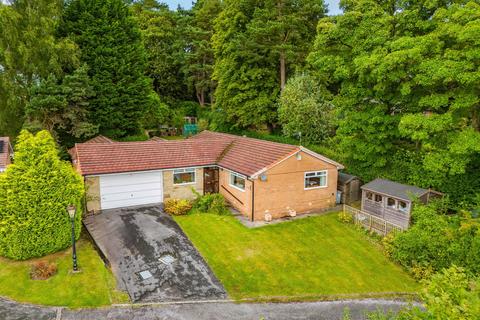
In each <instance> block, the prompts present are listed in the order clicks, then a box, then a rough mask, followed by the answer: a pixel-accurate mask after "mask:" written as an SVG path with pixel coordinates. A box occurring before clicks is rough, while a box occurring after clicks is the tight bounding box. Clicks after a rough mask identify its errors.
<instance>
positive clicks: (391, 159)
mask: <svg viewBox="0 0 480 320" xmlns="http://www.w3.org/2000/svg"><path fill="white" fill-rule="evenodd" d="M342 3H343V5H344V8H345V13H344V15H342V16H337V17H329V18H324V19H322V20H321V21H320V22H319V25H318V35H317V39H316V41H315V46H314V50H313V52H312V53H311V54H310V56H309V61H310V63H311V65H312V66H313V69H314V70H315V71H316V72H317V75H318V76H319V78H320V79H322V80H323V82H324V83H325V84H326V86H327V88H328V89H329V90H330V92H331V93H332V94H333V95H334V99H333V102H334V104H335V105H336V106H338V107H339V109H340V121H339V129H338V131H337V133H338V137H339V141H340V148H341V150H342V152H343V153H344V154H345V155H346V159H344V162H345V163H346V164H347V165H348V166H349V167H350V168H351V169H352V170H353V171H356V173H357V174H360V175H362V176H363V178H365V179H367V180H368V179H370V178H373V177H375V176H377V175H384V176H395V177H397V178H398V177H400V180H401V181H404V182H407V183H414V184H417V185H420V186H424V187H430V186H433V187H436V188H438V189H440V190H443V189H445V190H447V188H448V185H451V184H452V183H453V184H455V185H456V186H459V185H460V184H464V185H465V184H466V185H468V184H475V182H474V181H475V180H474V178H473V177H472V176H469V175H468V174H467V173H469V172H473V171H474V170H472V168H474V167H478V161H479V160H480V158H479V154H480V132H479V126H478V122H479V118H478V110H479V108H480V105H479V102H480V100H479V96H480V92H479V91H478V90H479V89H478V88H480V76H479V74H478V72H477V71H478V70H477V69H478V67H479V64H480V60H479V59H478V53H479V52H480V47H479V46H480V43H479V42H478V37H477V36H476V35H477V34H478V31H479V30H480V4H479V3H478V2H477V1H468V0H465V1H440V0H439V1H427V2H426V1H373V0H349V1H343V2H342ZM400 167H401V168H402V170H398V169H397V168H400ZM459 175H461V176H462V183H458V181H459V180H457V179H459V177H458V176H459ZM463 179H465V180H463ZM469 193H475V190H474V189H472V190H469Z"/></svg>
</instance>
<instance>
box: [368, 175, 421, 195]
mask: <svg viewBox="0 0 480 320" xmlns="http://www.w3.org/2000/svg"><path fill="white" fill-rule="evenodd" d="M361 188H362V189H364V190H368V191H373V192H377V193H381V194H385V195H389V196H392V197H394V198H399V199H402V200H406V201H411V198H412V197H420V196H422V195H424V194H425V193H427V192H429V190H428V189H422V188H419V187H416V186H411V185H407V184H402V183H398V182H394V181H391V180H387V179H380V178H377V179H375V180H373V181H370V182H369V183H367V184H364V185H363V186H362V187H361Z"/></svg>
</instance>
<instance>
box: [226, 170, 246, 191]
mask: <svg viewBox="0 0 480 320" xmlns="http://www.w3.org/2000/svg"><path fill="white" fill-rule="evenodd" d="M233 177H237V178H240V179H243V180H244V181H245V187H244V188H243V189H242V188H239V187H237V186H236V185H234V184H233ZM228 184H229V186H230V187H232V188H235V189H237V190H240V191H242V192H245V188H246V187H247V178H246V177H245V176H243V175H241V174H238V173H236V172H230V176H229V177H228Z"/></svg>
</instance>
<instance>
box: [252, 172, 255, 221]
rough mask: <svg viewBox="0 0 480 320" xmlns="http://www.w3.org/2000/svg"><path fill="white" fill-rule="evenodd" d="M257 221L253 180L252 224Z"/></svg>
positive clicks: (253, 182)
mask: <svg viewBox="0 0 480 320" xmlns="http://www.w3.org/2000/svg"><path fill="white" fill-rule="evenodd" d="M253 221H255V180H254V179H252V222H253Z"/></svg>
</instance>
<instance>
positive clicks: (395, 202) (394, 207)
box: [385, 197, 398, 210]
mask: <svg viewBox="0 0 480 320" xmlns="http://www.w3.org/2000/svg"><path fill="white" fill-rule="evenodd" d="M388 200H393V205H392V206H390V205H389V204H388ZM385 206H386V207H387V208H388V209H393V210H398V201H397V199H395V198H392V197H387V202H386V203H385Z"/></svg>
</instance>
